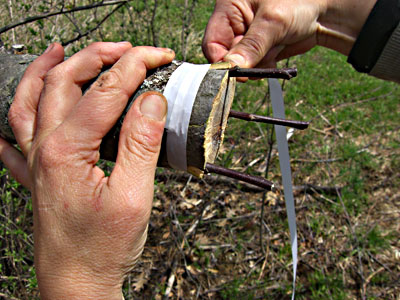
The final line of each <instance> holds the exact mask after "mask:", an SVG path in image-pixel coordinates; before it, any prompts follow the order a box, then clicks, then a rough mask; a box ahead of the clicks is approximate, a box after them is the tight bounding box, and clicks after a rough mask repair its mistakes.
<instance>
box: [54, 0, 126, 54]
mask: <svg viewBox="0 0 400 300" xmlns="http://www.w3.org/2000/svg"><path fill="white" fill-rule="evenodd" d="M124 5H125V3H121V4H120V5H118V6H117V7H116V8H114V9H113V10H112V11H111V12H110V13H108V14H107V15H106V16H105V17H104V18H103V19H102V20H101V21H100V22H99V23H98V24H97V25H96V26H95V27H93V28H91V29H89V30H88V31H86V32H85V33H83V34H80V33H78V36H77V37H75V38H73V39H71V40H69V41H66V42H63V43H62V45H63V46H64V47H65V46H67V45H69V44H71V43H73V42H76V41H78V40H80V39H81V38H83V37H85V36H88V35H89V34H91V33H92V32H93V31H96V30H97V29H99V27H100V26H101V25H102V24H103V23H104V22H105V21H106V20H107V19H108V18H109V17H111V16H112V14H114V13H115V12H116V11H117V10H118V9H120V8H121V7H122V6H124Z"/></svg>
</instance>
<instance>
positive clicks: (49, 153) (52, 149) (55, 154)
mask: <svg viewBox="0 0 400 300" xmlns="http://www.w3.org/2000/svg"><path fill="white" fill-rule="evenodd" d="M59 145H60V143H59V141H58V140H57V139H56V138H54V137H53V135H50V136H49V137H47V138H46V139H45V140H44V141H42V142H41V144H40V146H39V147H38V149H37V151H36V161H37V164H38V165H40V166H41V167H42V168H44V169H52V168H55V167H56V166H57V165H58V164H60V162H62V161H63V159H62V157H61V156H62V151H61V149H60V147H59Z"/></svg>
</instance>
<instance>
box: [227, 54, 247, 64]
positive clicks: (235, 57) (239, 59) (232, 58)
mask: <svg viewBox="0 0 400 300" xmlns="http://www.w3.org/2000/svg"><path fill="white" fill-rule="evenodd" d="M224 60H225V61H229V62H231V63H232V64H234V65H235V66H239V67H245V66H246V59H245V58H244V57H243V56H241V55H240V54H228V55H226V56H225V57H224Z"/></svg>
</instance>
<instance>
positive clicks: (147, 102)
mask: <svg viewBox="0 0 400 300" xmlns="http://www.w3.org/2000/svg"><path fill="white" fill-rule="evenodd" d="M140 111H141V112H142V114H143V115H144V116H146V117H148V118H150V119H153V120H156V121H162V120H163V119H164V117H165V115H166V114H167V101H166V99H165V98H163V97H161V96H159V95H154V94H153V95H149V96H147V97H145V98H144V99H143V100H142V103H141V105H140Z"/></svg>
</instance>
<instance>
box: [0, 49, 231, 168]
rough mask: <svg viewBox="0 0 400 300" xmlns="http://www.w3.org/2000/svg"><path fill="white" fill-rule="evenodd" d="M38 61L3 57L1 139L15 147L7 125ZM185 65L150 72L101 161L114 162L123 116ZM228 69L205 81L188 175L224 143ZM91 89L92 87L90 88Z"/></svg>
mask: <svg viewBox="0 0 400 300" xmlns="http://www.w3.org/2000/svg"><path fill="white" fill-rule="evenodd" d="M35 58H36V56H34V55H27V54H25V55H11V54H0V135H1V137H3V138H4V139H6V140H7V141H9V142H11V143H15V138H14V135H13V132H12V130H11V128H10V125H9V123H8V117H7V114H8V110H9V108H10V106H11V103H12V101H13V98H14V94H15V90H16V88H17V85H18V83H19V81H20V80H21V77H22V75H23V73H24V72H25V69H26V68H27V67H28V65H29V64H30V63H31V62H32V61H33V60H34V59H35ZM180 64H182V62H178V61H174V62H173V63H171V64H169V65H166V66H163V67H161V68H158V69H157V70H152V71H151V72H149V74H148V76H147V78H146V79H145V81H144V82H143V84H142V85H141V86H140V87H139V88H138V90H137V91H136V92H135V94H134V95H133V96H132V97H131V99H130V101H129V104H128V106H127V108H126V109H125V111H124V113H123V114H122V116H121V118H120V119H119V120H118V121H117V123H116V124H115V125H114V127H113V128H112V129H111V130H110V131H109V132H108V133H107V135H106V136H105V137H104V138H103V142H102V144H101V146H100V157H101V158H102V159H106V160H111V161H115V158H116V155H117V151H118V138H119V132H120V129H121V125H122V122H123V119H124V116H125V114H126V112H127V111H128V109H129V108H130V106H131V104H132V103H133V101H134V100H135V99H136V98H137V97H138V96H139V95H141V94H142V93H144V92H146V91H154V90H155V91H158V92H160V93H163V92H164V89H165V87H166V84H167V82H168V80H169V77H170V76H171V74H172V73H173V72H174V71H175V70H176V69H177V68H178V66H179V65H180ZM228 68H229V65H227V64H214V65H212V66H211V68H210V70H209V71H208V72H207V74H206V76H205V77H204V79H203V81H202V83H201V85H200V88H199V91H198V92H197V96H196V99H195V102H194V105H193V110H192V114H191V117H190V122H189V129H188V137H187V144H186V158H187V166H188V172H190V173H192V174H194V175H195V176H202V174H203V172H204V168H205V165H206V163H213V162H214V160H215V158H216V156H217V154H218V150H219V146H220V144H221V143H222V140H223V136H224V131H225V128H226V124H227V120H228V116H229V111H230V108H231V105H232V101H233V97H234V90H235V82H236V81H235V78H231V77H229V74H228ZM87 86H89V85H87ZM158 165H159V166H162V167H170V165H169V164H168V159H167V153H166V134H165V132H164V137H163V141H162V147H161V153H160V157H159V161H158Z"/></svg>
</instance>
